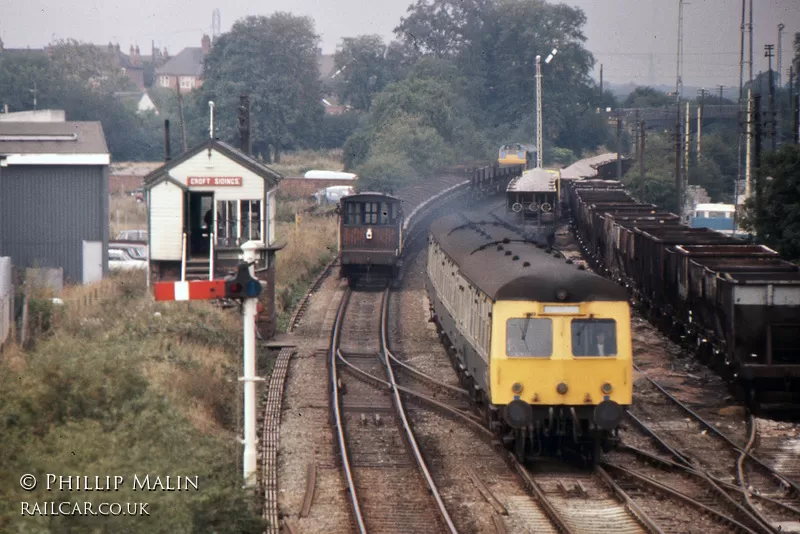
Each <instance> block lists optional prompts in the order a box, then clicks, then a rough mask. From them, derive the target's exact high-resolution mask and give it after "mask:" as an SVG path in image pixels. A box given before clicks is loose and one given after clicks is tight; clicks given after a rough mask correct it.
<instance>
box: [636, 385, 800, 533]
mask: <svg viewBox="0 0 800 534" xmlns="http://www.w3.org/2000/svg"><path fill="white" fill-rule="evenodd" d="M637 370H638V369H637ZM644 376H645V377H646V378H647V383H648V384H649V387H651V388H653V389H654V390H655V391H657V392H659V393H660V394H662V395H663V398H664V399H665V402H664V403H662V404H661V405H660V406H659V407H658V412H657V413H656V412H653V411H652V408H648V407H645V406H643V405H642V404H641V403H640V405H639V407H638V408H636V409H632V410H630V412H629V418H630V420H631V421H632V422H633V425H634V426H635V427H638V428H639V429H640V431H642V432H643V433H645V434H646V435H647V436H648V437H649V438H650V439H652V440H653V441H654V442H655V443H657V445H658V446H659V447H660V448H661V449H662V450H663V451H665V452H667V453H668V454H669V455H670V456H671V457H672V458H673V459H674V460H675V461H676V462H677V463H679V464H683V465H685V466H687V467H688V468H691V469H692V470H694V471H696V472H698V473H700V474H701V475H703V476H704V478H705V479H706V483H707V486H708V487H709V488H710V489H711V490H712V491H713V492H714V493H716V494H717V496H718V497H719V498H720V499H723V500H727V501H728V505H729V506H728V507H729V508H730V506H733V508H735V509H736V510H735V512H736V517H737V519H739V520H740V522H741V523H742V524H745V525H747V526H748V527H749V528H751V529H753V531H755V532H767V533H770V532H779V531H780V530H779V528H780V529H783V530H784V531H785V530H786V528H787V527H790V526H797V525H800V493H798V487H797V483H796V482H795V481H794V480H792V479H791V478H790V477H787V476H785V475H784V474H782V473H779V472H778V471H776V470H775V469H773V468H772V467H770V466H769V465H767V464H766V463H764V462H763V461H762V460H761V459H759V458H758V457H756V456H754V455H753V454H752V453H751V452H750V448H751V447H752V444H753V443H754V442H755V440H756V433H757V429H756V426H755V425H754V424H753V422H754V419H753V418H752V417H750V418H749V422H750V424H749V425H748V426H749V427H750V432H749V436H748V443H747V445H744V446H741V445H739V444H737V443H736V442H735V441H734V440H733V439H731V438H730V437H728V436H727V435H725V434H724V433H723V432H722V431H720V430H719V429H718V428H717V427H716V426H715V425H713V424H712V423H710V422H709V421H707V420H706V419H704V418H703V417H702V416H701V415H700V414H698V413H696V412H695V411H693V410H692V409H690V408H689V407H688V406H686V405H685V404H684V403H682V402H681V401H680V400H679V399H677V398H676V397H675V396H674V395H672V394H670V393H669V392H668V391H667V390H666V389H665V388H663V387H662V386H661V385H660V384H658V382H656V381H654V380H652V379H651V378H650V377H647V375H644Z"/></svg>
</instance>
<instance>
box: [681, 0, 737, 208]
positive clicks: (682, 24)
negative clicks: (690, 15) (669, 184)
mask: <svg viewBox="0 0 800 534" xmlns="http://www.w3.org/2000/svg"><path fill="white" fill-rule="evenodd" d="M751 1H752V0H751ZM682 50H683V0H678V53H677V61H676V65H675V195H676V198H677V201H678V207H677V210H678V215H680V216H683V204H682V200H683V198H682V197H683V195H682V191H681V186H682V185H683V184H682V180H681V85H682V83H683V82H682V80H681V55H682Z"/></svg>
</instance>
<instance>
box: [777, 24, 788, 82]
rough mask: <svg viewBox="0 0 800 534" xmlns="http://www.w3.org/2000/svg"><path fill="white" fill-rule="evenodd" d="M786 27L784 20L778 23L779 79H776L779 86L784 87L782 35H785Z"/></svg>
mask: <svg viewBox="0 0 800 534" xmlns="http://www.w3.org/2000/svg"><path fill="white" fill-rule="evenodd" d="M785 27H786V26H784V25H783V22H781V23H780V24H778V72H777V74H778V79H777V80H776V83H777V84H778V87H783V84H782V83H781V79H782V78H783V77H782V76H781V73H782V71H781V64H782V62H781V60H782V59H783V46H782V43H781V41H783V39H782V37H783V29H784V28H785Z"/></svg>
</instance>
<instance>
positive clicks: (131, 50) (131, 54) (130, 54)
mask: <svg viewBox="0 0 800 534" xmlns="http://www.w3.org/2000/svg"><path fill="white" fill-rule="evenodd" d="M128 55H129V56H131V59H133V57H134V52H133V45H131V48H130V50H129V51H128Z"/></svg>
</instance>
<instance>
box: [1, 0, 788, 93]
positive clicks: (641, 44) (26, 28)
mask: <svg viewBox="0 0 800 534" xmlns="http://www.w3.org/2000/svg"><path fill="white" fill-rule="evenodd" d="M411 3H412V0H337V1H330V0H329V1H320V0H271V1H269V2H264V1H255V0H228V1H227V2H222V1H220V0H193V1H192V2H185V1H183V0H134V1H127V2H124V1H119V0H117V1H113V2H112V1H108V0H104V1H103V0H69V1H65V0H3V9H2V17H0V38H2V40H3V43H4V46H5V47H6V48H26V47H30V48H40V47H42V46H44V45H46V44H48V43H50V42H52V41H53V40H56V39H66V38H73V39H77V40H79V41H83V42H91V43H95V44H99V45H107V44H108V43H109V41H111V42H114V43H119V45H120V47H121V49H122V50H123V51H124V52H127V51H128V48H129V46H130V45H139V47H140V50H141V52H142V53H143V54H144V53H146V52H145V50H148V51H149V49H150V45H151V42H153V41H154V42H155V45H156V47H158V48H163V47H165V46H166V47H167V49H168V51H169V53H170V54H171V55H174V54H176V53H177V52H179V51H180V50H181V49H182V48H183V47H186V46H200V39H201V37H202V35H203V33H208V34H211V24H212V13H213V11H214V9H215V8H219V10H220V19H221V29H222V32H223V33H224V32H226V31H228V30H230V28H231V26H232V24H233V23H234V22H235V21H236V20H237V19H240V18H242V17H245V16H248V15H269V14H271V13H273V12H275V11H288V12H292V13H294V14H296V15H309V16H311V17H312V18H313V19H314V21H315V25H316V30H317V33H319V34H320V37H321V46H322V49H323V51H324V52H325V53H333V52H334V51H335V48H336V45H337V44H338V43H340V42H341V39H342V37H352V36H356V35H361V34H378V35H381V36H382V37H384V38H385V39H386V40H387V41H388V40H389V39H391V38H393V33H392V30H393V29H394V27H395V26H397V24H398V23H399V21H400V18H401V17H402V16H404V14H405V13H406V10H407V8H408V6H409V5H410V4H411ZM563 3H566V4H568V5H572V6H576V7H580V8H581V9H583V10H584V12H585V13H586V15H587V18H588V21H587V24H586V26H585V28H584V31H585V34H586V37H587V42H586V47H587V48H588V49H589V50H590V51H591V52H592V53H593V54H594V55H595V58H596V59H597V63H598V65H597V67H596V68H595V72H594V77H595V79H597V78H598V77H599V72H598V71H599V65H600V64H601V63H602V64H603V73H604V80H606V81H607V82H613V83H628V82H633V83H635V84H638V85H659V84H664V85H672V86H674V85H675V77H676V72H675V68H676V51H677V36H678V0H563ZM753 4H754V10H753V11H754V15H753V33H754V37H753V71H754V75H756V74H757V73H758V72H759V71H765V70H767V59H766V58H765V57H764V45H765V44H777V25H778V23H779V22H782V23H783V24H784V25H785V29H784V33H783V61H782V70H783V71H784V73H783V76H784V80H785V79H786V76H787V75H786V72H785V71H788V69H789V64H790V58H791V57H792V40H793V36H794V33H795V32H798V31H800V0H753ZM683 11H684V69H683V83H684V86H685V87H699V86H704V87H706V88H708V89H711V88H714V90H717V89H716V85H717V84H723V85H725V86H726V87H729V88H733V87H734V86H735V87H736V88H737V90H738V84H739V66H738V65H739V46H740V45H739V35H740V34H739V24H740V21H741V1H740V0H686V1H685V2H684V8H683ZM746 48H747V45H746ZM776 52H777V46H776ZM746 60H747V49H746V51H745V61H746ZM773 61H777V58H774V59H773ZM776 65H777V63H776ZM746 78H747V67H745V79H746ZM728 91H729V90H727V89H726V90H725V94H726V95H727V94H728ZM730 92H731V94H732V93H733V92H734V90H733V89H730Z"/></svg>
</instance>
